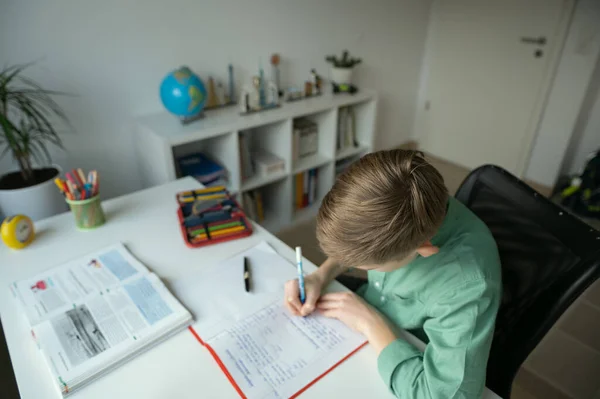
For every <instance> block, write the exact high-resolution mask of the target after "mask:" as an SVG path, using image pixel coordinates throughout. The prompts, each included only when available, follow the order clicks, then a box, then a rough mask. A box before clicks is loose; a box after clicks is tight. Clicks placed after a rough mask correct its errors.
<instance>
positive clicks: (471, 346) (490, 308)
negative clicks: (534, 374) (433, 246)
mask: <svg viewBox="0 0 600 399" xmlns="http://www.w3.org/2000/svg"><path fill="white" fill-rule="evenodd" d="M499 296H500V293H499V287H497V286H496V285H490V284H489V283H487V282H486V281H482V280H476V281H471V282H468V283H465V284H464V285H462V286H461V287H459V288H457V289H455V290H452V291H451V292H450V293H448V294H447V295H443V296H442V297H441V298H439V299H437V300H436V302H435V304H433V305H431V306H430V308H429V309H428V311H427V315H428V317H429V318H428V319H427V321H425V323H424V325H423V329H424V331H425V333H426V334H427V336H428V338H429V344H428V345H427V347H426V348H425V352H424V353H421V351H419V350H418V349H417V348H416V347H414V346H413V345H411V344H409V343H408V342H406V341H404V340H402V339H398V340H396V341H394V342H392V343H390V344H389V345H388V346H387V347H385V348H384V349H383V351H381V353H380V354H379V358H378V359H377V366H378V369H379V374H380V375H381V377H382V378H383V380H384V382H385V383H386V384H387V386H388V387H389V388H390V389H391V390H392V392H393V393H394V394H395V395H396V396H397V397H399V398H403V399H413V398H414V399H416V398H419V399H429V398H432V399H433V398H435V399H438V398H440V399H441V398H443V399H448V398H465V399H466V398H477V399H479V398H481V395H482V393H483V388H484V386H485V371H486V366H487V359H488V355H489V350H490V345H491V342H492V337H493V332H494V322H495V319H496V313H497V311H498V306H499Z"/></svg>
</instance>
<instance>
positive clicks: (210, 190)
mask: <svg viewBox="0 0 600 399" xmlns="http://www.w3.org/2000/svg"><path fill="white" fill-rule="evenodd" d="M225 190H226V188H225V186H214V187H209V188H203V189H202V190H196V191H194V192H195V193H196V195H202V194H206V193H214V192H215V191H225Z"/></svg>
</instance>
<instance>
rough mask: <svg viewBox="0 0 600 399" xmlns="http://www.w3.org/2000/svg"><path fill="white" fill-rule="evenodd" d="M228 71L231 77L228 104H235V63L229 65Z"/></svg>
mask: <svg viewBox="0 0 600 399" xmlns="http://www.w3.org/2000/svg"><path fill="white" fill-rule="evenodd" d="M227 73H228V77H229V95H228V96H227V101H226V103H227V104H235V81H234V79H233V65H231V64H229V65H228V66H227Z"/></svg>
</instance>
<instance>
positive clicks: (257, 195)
mask: <svg viewBox="0 0 600 399" xmlns="http://www.w3.org/2000/svg"><path fill="white" fill-rule="evenodd" d="M242 204H243V205H242V207H243V208H244V211H246V215H248V217H249V218H250V219H252V220H254V221H255V222H257V223H261V222H262V221H264V220H265V210H264V205H263V199H262V193H261V192H260V190H252V191H248V192H245V193H244V194H242Z"/></svg>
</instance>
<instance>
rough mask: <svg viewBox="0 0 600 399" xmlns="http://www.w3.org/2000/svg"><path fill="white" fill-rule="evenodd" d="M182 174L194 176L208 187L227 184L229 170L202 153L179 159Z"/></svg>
mask: <svg viewBox="0 0 600 399" xmlns="http://www.w3.org/2000/svg"><path fill="white" fill-rule="evenodd" d="M177 163H178V165H179V171H180V172H181V175H182V176H192V177H193V178H194V179H196V180H198V181H199V182H200V183H202V184H204V185H205V186H206V187H214V186H227V170H226V169H225V168H224V167H223V166H221V165H220V164H218V163H217V162H215V161H213V160H212V159H210V158H208V157H207V156H206V155H204V154H202V153H197V154H191V155H186V156H183V157H180V158H179V159H178V160H177Z"/></svg>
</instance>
